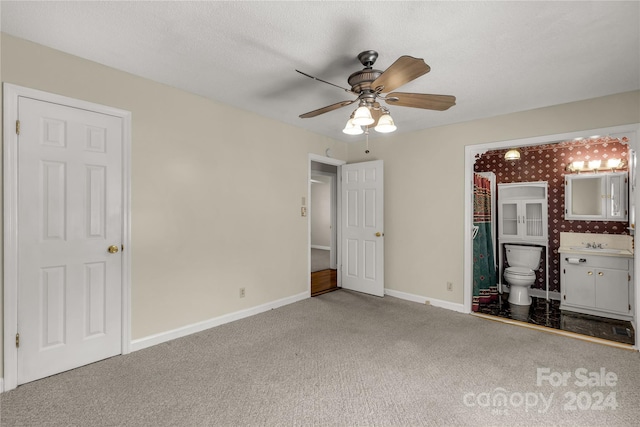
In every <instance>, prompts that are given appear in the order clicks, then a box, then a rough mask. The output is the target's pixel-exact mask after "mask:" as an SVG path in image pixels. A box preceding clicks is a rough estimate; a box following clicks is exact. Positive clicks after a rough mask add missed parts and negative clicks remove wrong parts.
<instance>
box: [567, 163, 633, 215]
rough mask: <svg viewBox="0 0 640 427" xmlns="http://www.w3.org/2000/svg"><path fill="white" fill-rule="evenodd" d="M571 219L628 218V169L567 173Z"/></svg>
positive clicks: (568, 206)
mask: <svg viewBox="0 0 640 427" xmlns="http://www.w3.org/2000/svg"><path fill="white" fill-rule="evenodd" d="M564 179H565V203H564V205H565V212H564V218H565V219H567V220H586V221H627V218H628V202H627V200H628V175H627V172H608V173H594V174H578V175H565V177H564Z"/></svg>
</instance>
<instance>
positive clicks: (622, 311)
mask: <svg viewBox="0 0 640 427" xmlns="http://www.w3.org/2000/svg"><path fill="white" fill-rule="evenodd" d="M560 264H561V268H562V276H561V279H560V286H561V289H562V300H561V301H560V309H561V310H567V311H576V312H578V313H585V314H591V315H594V316H604V317H611V318H614V319H624V320H630V319H631V318H632V315H633V313H632V312H631V306H630V305H629V302H630V301H631V300H632V299H633V296H632V295H633V286H632V283H631V277H632V276H633V264H632V260H630V259H629V258H623V257H603V256H585V255H581V256H580V263H575V264H574V263H570V262H569V257H566V256H563V257H562V258H561V262H560Z"/></svg>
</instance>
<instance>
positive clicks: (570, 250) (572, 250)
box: [558, 246, 633, 258]
mask: <svg viewBox="0 0 640 427" xmlns="http://www.w3.org/2000/svg"><path fill="white" fill-rule="evenodd" d="M613 251H618V252H613ZM558 253H560V254H576V255H597V256H609V257H624V258H633V252H631V251H630V250H627V249H614V248H606V249H587V248H576V247H563V246H561V247H559V248H558Z"/></svg>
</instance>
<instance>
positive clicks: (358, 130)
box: [342, 119, 364, 135]
mask: <svg viewBox="0 0 640 427" xmlns="http://www.w3.org/2000/svg"><path fill="white" fill-rule="evenodd" d="M342 132H344V133H346V134H347V135H362V134H363V133H364V131H363V130H362V126H358V125H357V124H355V123H353V119H349V120H347V125H346V126H345V127H344V129H342Z"/></svg>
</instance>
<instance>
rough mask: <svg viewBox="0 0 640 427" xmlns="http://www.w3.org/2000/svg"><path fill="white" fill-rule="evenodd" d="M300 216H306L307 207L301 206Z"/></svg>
mask: <svg viewBox="0 0 640 427" xmlns="http://www.w3.org/2000/svg"><path fill="white" fill-rule="evenodd" d="M300 215H302V216H307V207H306V206H303V207H301V208H300Z"/></svg>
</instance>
